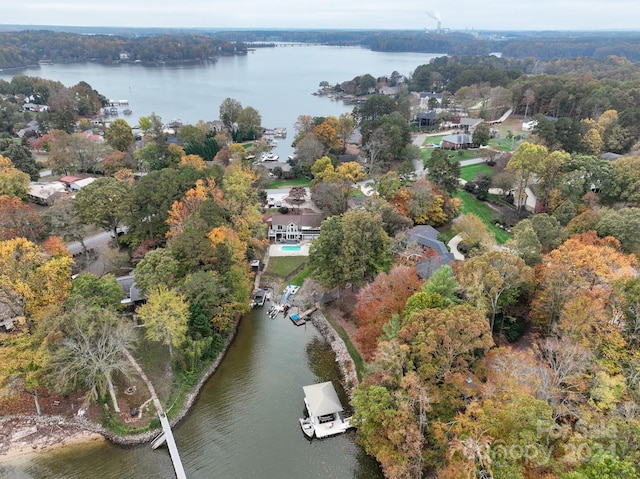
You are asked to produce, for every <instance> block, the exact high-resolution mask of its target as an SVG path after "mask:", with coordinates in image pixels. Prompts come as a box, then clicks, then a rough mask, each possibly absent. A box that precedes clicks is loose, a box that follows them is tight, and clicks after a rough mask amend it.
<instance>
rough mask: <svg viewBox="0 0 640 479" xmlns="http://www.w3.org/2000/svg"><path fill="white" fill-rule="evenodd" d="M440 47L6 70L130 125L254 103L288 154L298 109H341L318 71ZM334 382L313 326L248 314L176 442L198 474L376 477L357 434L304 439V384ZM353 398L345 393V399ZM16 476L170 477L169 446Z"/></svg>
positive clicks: (43, 465)
mask: <svg viewBox="0 0 640 479" xmlns="http://www.w3.org/2000/svg"><path fill="white" fill-rule="evenodd" d="M434 56H437V55H434V54H418V53H406V54H405V53H376V52H371V51H368V50H364V49H360V48H339V47H322V46H304V47H279V48H270V49H260V50H257V51H255V52H254V53H249V54H248V55H247V56H244V57H233V58H221V59H220V60H219V61H218V62H217V63H215V64H206V65H180V66H166V65H165V66H159V67H147V66H142V65H126V64H125V65H100V64H94V63H88V64H80V65H43V66H41V67H39V68H34V69H26V70H23V71H20V72H11V73H9V72H6V71H5V72H0V78H4V79H7V80H9V79H10V78H11V76H12V75H13V74H16V73H23V74H26V75H30V76H40V77H43V78H49V79H52V80H58V81H61V82H62V83H63V84H65V85H67V86H72V85H74V84H77V83H78V82H79V81H82V80H84V81H86V82H88V83H89V84H90V85H91V86H92V87H93V88H95V89H96V90H98V91H99V92H101V93H102V94H104V95H105V96H107V97H109V98H111V99H118V100H119V99H127V100H129V102H130V106H129V107H130V108H131V109H132V110H133V115H132V116H131V117H126V118H127V119H128V121H129V122H130V123H135V122H136V121H137V118H139V117H140V116H141V115H149V114H150V113H152V112H156V113H157V114H159V115H160V116H162V118H163V120H165V121H168V120H170V119H174V118H179V119H181V120H182V121H183V122H185V123H195V122H196V121H198V120H199V119H203V120H215V119H217V118H218V112H219V106H220V103H222V101H223V100H224V99H225V98H227V97H232V98H235V99H237V100H239V101H240V102H241V103H242V104H243V106H253V107H254V108H256V109H257V110H258V111H259V112H260V113H261V115H262V123H263V126H266V127H270V128H273V127H285V128H287V129H288V132H289V137H288V138H287V139H286V140H280V142H279V144H278V149H277V150H276V152H277V153H278V154H279V155H280V157H281V158H286V156H287V155H289V154H291V152H292V149H291V146H290V143H291V141H292V138H293V134H294V132H293V125H294V123H295V121H296V119H297V118H298V116H299V115H302V114H306V115H311V116H328V115H336V116H338V115H340V114H341V113H343V112H347V111H350V110H351V107H348V106H345V105H343V104H342V103H340V102H335V101H332V100H329V99H327V98H319V97H316V96H313V95H312V92H314V91H316V90H317V88H318V85H319V82H320V81H323V80H326V81H328V82H329V83H330V84H335V83H338V82H342V81H344V80H350V79H352V78H353V77H355V76H356V75H362V74H364V73H370V74H371V75H373V76H381V75H389V74H390V73H392V72H393V71H398V72H400V73H402V74H406V75H408V74H410V73H411V72H412V71H413V70H415V68H416V67H417V66H419V65H421V64H424V63H428V61H429V60H430V59H431V58H433V57H434ZM327 380H333V381H334V384H336V385H337V382H336V381H335V380H336V369H335V358H334V355H333V354H332V352H331V351H330V348H329V347H328V346H327V344H325V342H324V341H323V340H322V338H321V337H320V335H319V334H318V332H317V331H316V330H315V328H313V326H312V325H310V324H307V325H306V326H301V327H295V326H294V325H292V324H291V322H290V321H289V320H285V319H283V318H282V317H280V318H277V319H275V320H271V319H269V318H268V317H267V316H266V309H258V310H255V311H254V312H252V314H250V315H248V316H247V317H245V318H244V319H243V320H242V322H241V324H240V328H239V331H238V335H237V338H236V340H235V341H234V343H233V345H232V346H231V348H230V351H229V353H228V354H227V356H226V357H225V359H224V360H223V362H222V364H221V366H220V368H219V369H218V371H217V372H216V373H215V374H214V375H213V376H212V378H211V379H210V380H209V381H208V383H207V384H206V386H205V387H204V389H203V390H202V393H201V395H200V397H199V399H198V401H197V402H196V404H195V406H194V408H193V410H192V411H191V413H190V415H189V416H188V417H187V418H186V419H185V421H184V422H183V423H181V424H180V425H179V427H178V428H177V430H176V434H175V435H176V442H177V445H178V448H179V450H180V454H181V457H182V460H183V464H184V467H185V470H186V473H187V475H188V477H189V478H190V479H194V478H196V479H197V478H212V477H218V478H223V479H232V478H243V479H250V478H259V479H269V478H274V479H276V478H278V479H280V478H293V479H296V478H301V479H303V478H304V479H306V478H316V477H317V478H322V479H329V478H331V479H333V478H337V479H340V478H345V479H347V478H349V479H351V478H362V479H365V478H367V479H369V478H373V479H375V478H380V477H382V474H381V472H380V470H379V469H378V467H377V465H376V463H375V461H373V460H372V459H371V458H370V457H368V456H367V455H366V454H365V453H364V452H363V450H362V448H360V447H359V446H358V445H357V444H356V443H355V433H354V432H353V431H351V432H348V433H347V434H345V435H342V436H338V437H333V438H328V439H324V440H313V441H308V440H307V439H306V438H305V436H304V434H303V433H302V431H301V429H300V426H299V424H298V418H299V417H301V415H303V412H304V403H303V393H302V386H305V385H307V384H313V383H316V382H322V381H327ZM342 400H343V404H344V405H345V406H346V404H347V403H346V399H345V398H344V397H343V398H342ZM0 477H11V478H47V479H49V478H61V479H62V478H65V479H67V478H78V479H80V478H82V479H84V478H88V477H91V478H132V479H133V478H135V479H138V478H172V477H174V473H173V469H172V466H171V459H170V457H169V454H168V452H167V451H166V449H160V450H157V451H152V450H151V448H150V447H149V445H143V446H140V447H134V448H121V447H117V446H113V445H111V444H92V445H88V446H78V447H69V448H65V449H63V450H60V451H56V452H52V453H48V454H46V455H38V456H33V457H30V458H26V459H22V460H19V461H16V462H15V463H13V464H10V465H8V466H7V465H3V466H0Z"/></svg>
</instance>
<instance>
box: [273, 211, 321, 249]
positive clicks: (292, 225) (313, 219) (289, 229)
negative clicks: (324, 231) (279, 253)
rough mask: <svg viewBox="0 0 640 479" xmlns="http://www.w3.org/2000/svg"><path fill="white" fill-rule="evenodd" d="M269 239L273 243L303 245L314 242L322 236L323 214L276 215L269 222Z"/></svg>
mask: <svg viewBox="0 0 640 479" xmlns="http://www.w3.org/2000/svg"><path fill="white" fill-rule="evenodd" d="M267 222H268V224H269V231H268V233H267V237H268V238H269V241H271V242H273V243H301V242H302V241H312V240H314V239H316V238H317V237H318V236H320V224H321V223H322V214H320V213H302V214H299V215H297V214H287V215H282V214H276V215H273V216H272V217H271V218H270V219H269V220H267Z"/></svg>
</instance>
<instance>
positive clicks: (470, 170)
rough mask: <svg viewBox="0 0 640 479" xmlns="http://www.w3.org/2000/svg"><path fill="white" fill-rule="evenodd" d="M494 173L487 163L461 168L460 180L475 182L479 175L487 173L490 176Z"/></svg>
mask: <svg viewBox="0 0 640 479" xmlns="http://www.w3.org/2000/svg"><path fill="white" fill-rule="evenodd" d="M492 171H493V170H492V169H491V167H490V166H488V165H486V164H485V163H479V164H477V165H469V166H463V167H462V168H460V178H462V179H463V180H466V181H473V180H475V178H476V175H477V174H478V173H487V174H489V175H490V174H491V173H492Z"/></svg>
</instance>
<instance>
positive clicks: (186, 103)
mask: <svg viewBox="0 0 640 479" xmlns="http://www.w3.org/2000/svg"><path fill="white" fill-rule="evenodd" d="M436 56H439V55H436V54H431V53H385V52H372V51H370V50H366V49H363V48H358V47H327V46H290V47H276V48H261V49H257V50H255V51H253V52H249V53H248V54H247V55H246V56H238V57H222V58H220V59H219V60H218V61H217V62H216V63H207V64H184V65H171V66H170V65H161V66H144V65H133V64H97V63H83V64H54V65H41V66H40V67H37V68H29V69H25V70H21V71H19V73H23V74H25V75H29V76H39V77H42V78H47V79H51V80H57V81H60V82H62V83H63V84H64V85H65V86H73V85H75V84H77V83H78V82H80V81H86V82H87V83H89V84H90V85H91V86H92V87H93V88H94V89H96V90H97V91H99V92H100V93H102V94H103V95H105V96H106V97H107V98H110V99H113V100H121V99H126V100H129V103H130V105H129V108H130V109H131V110H132V111H133V114H132V115H131V116H129V117H127V116H123V115H122V114H121V115H120V118H125V119H126V120H127V121H128V122H129V123H130V124H135V123H136V122H137V120H138V118H139V117H140V116H143V115H144V116H147V115H149V114H151V113H152V112H155V113H157V114H158V115H160V116H161V117H162V119H163V121H165V122H169V120H172V119H180V120H181V121H182V122H184V123H190V124H194V123H195V122H197V121H198V120H206V121H209V120H217V119H218V117H219V111H220V104H221V103H222V101H223V100H224V99H225V98H228V97H231V98H234V99H236V100H238V101H240V102H241V103H242V105H243V106H245V107H246V106H252V107H254V108H256V109H257V110H258V111H259V112H260V114H261V115H262V126H264V127H267V128H280V127H284V128H287V132H288V137H287V139H285V140H282V139H280V140H279V142H278V146H277V148H276V149H275V152H276V153H277V154H278V155H279V156H280V158H281V160H284V159H286V158H287V156H288V155H290V154H292V152H293V148H292V147H291V141H292V139H293V136H294V128H293V126H294V124H295V122H296V120H297V118H298V116H300V115H311V116H329V115H334V116H339V115H340V114H342V113H345V112H348V111H351V109H352V107H351V106H347V105H344V104H343V103H342V102H340V101H333V100H330V99H328V98H323V97H317V96H313V95H312V93H313V92H315V91H316V90H317V89H318V87H319V83H320V82H321V81H327V82H329V84H331V85H335V84H336V83H340V82H343V81H345V80H351V79H353V78H354V77H355V76H358V75H363V74H365V73H369V74H371V75H373V76H374V77H379V76H383V75H390V74H391V73H392V72H393V71H397V72H399V73H401V74H404V75H410V74H411V73H412V72H413V71H414V70H415V69H416V67H418V66H419V65H422V64H425V63H428V62H429V60H431V59H432V58H434V57H436ZM16 73H17V72H16V71H0V78H3V79H5V80H10V79H11V77H12V76H13V75H14V74H16Z"/></svg>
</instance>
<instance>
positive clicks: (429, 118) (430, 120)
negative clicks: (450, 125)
mask: <svg viewBox="0 0 640 479" xmlns="http://www.w3.org/2000/svg"><path fill="white" fill-rule="evenodd" d="M416 123H417V124H418V127H419V128H425V127H427V128H428V127H431V126H437V125H438V114H437V113H436V112H435V111H433V110H432V111H425V112H422V113H418V114H417V115H416Z"/></svg>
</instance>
